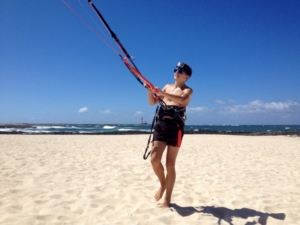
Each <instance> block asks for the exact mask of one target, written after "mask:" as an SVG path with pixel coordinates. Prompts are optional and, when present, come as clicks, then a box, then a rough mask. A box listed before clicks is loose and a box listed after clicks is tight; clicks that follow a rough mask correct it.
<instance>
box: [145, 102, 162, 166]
mask: <svg viewBox="0 0 300 225" xmlns="http://www.w3.org/2000/svg"><path fill="white" fill-rule="evenodd" d="M159 107H160V106H159V105H158V106H157V107H156V110H155V114H154V118H153V121H152V125H151V130H150V135H149V139H148V143H147V147H146V149H145V153H144V156H143V158H144V160H146V159H147V158H148V157H149V155H150V154H151V151H149V152H148V154H147V151H148V148H149V144H150V141H151V135H152V131H153V127H154V124H155V121H156V115H157V112H158V109H159Z"/></svg>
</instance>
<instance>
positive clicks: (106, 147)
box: [0, 135, 300, 225]
mask: <svg viewBox="0 0 300 225" xmlns="http://www.w3.org/2000/svg"><path fill="white" fill-rule="evenodd" d="M147 140H148V135H0V154H1V157H0V224H4V225H12V224H14V225H35V224H39V225H45V224H56V225H58V224H64V225H67V224H78V225H83V224H87V225H91V224H95V225H96V224H97V225H98V224H126V225H128V224H130V225H132V224H141V225H143V224H153V225H154V224H155V225H159V224H174V225H177V224H178V225H182V224H189V225H190V224H195V225H196V224H197V225H198V224H203V225H217V224H219V225H220V224H222V225H223V224H234V225H240V224H241V225H254V224H262V225H266V224H268V225H277V224H278V225H282V224H287V225H294V224H300V137H296V136H233V135H185V136H184V139H183V144H182V148H181V149H180V152H179V155H178V158H177V179H176V183H175V187H174V191H173V197H172V205H171V207H170V208H168V209H160V208H157V207H156V205H157V202H156V201H155V200H154V198H153V196H154V193H155V191H156V190H157V189H158V187H159V185H158V180H157V178H156V176H155V175H154V173H153V171H152V167H151V165H150V160H149V159H148V160H147V161H145V160H143V158H142V156H143V153H144V150H145V147H146V144H147Z"/></svg>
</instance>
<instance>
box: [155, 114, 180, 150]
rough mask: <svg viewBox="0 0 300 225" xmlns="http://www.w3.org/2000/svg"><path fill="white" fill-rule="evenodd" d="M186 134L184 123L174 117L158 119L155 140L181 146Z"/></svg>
mask: <svg viewBox="0 0 300 225" xmlns="http://www.w3.org/2000/svg"><path fill="white" fill-rule="evenodd" d="M183 135H184V124H183V123H182V122H181V123H180V122H178V121H176V120H174V119H163V120H158V121H157V122H156V124H155V125H154V134H153V141H162V142H165V143H167V145H171V146H174V147H180V146H181V142H182V138H183Z"/></svg>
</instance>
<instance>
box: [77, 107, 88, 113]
mask: <svg viewBox="0 0 300 225" xmlns="http://www.w3.org/2000/svg"><path fill="white" fill-rule="evenodd" d="M78 112H79V113H87V112H89V109H88V108H87V107H83V108H81V109H79V110H78Z"/></svg>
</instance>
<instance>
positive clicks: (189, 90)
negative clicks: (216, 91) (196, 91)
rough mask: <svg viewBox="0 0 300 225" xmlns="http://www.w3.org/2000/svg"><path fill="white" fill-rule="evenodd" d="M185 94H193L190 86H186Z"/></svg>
mask: <svg viewBox="0 0 300 225" xmlns="http://www.w3.org/2000/svg"><path fill="white" fill-rule="evenodd" d="M183 91H184V92H188V93H193V89H192V88H191V87H189V86H185V87H184V89H183Z"/></svg>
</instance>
